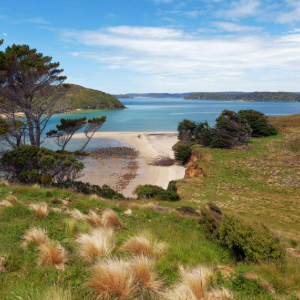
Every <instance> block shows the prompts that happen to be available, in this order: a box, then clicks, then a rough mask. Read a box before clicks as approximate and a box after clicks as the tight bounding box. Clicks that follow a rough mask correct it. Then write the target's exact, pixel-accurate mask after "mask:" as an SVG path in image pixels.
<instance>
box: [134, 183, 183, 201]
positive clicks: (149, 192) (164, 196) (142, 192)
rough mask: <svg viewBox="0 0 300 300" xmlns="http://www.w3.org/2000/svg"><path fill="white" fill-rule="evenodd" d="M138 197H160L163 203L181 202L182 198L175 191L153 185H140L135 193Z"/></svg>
mask: <svg viewBox="0 0 300 300" xmlns="http://www.w3.org/2000/svg"><path fill="white" fill-rule="evenodd" d="M133 193H134V194H136V195H137V196H138V197H140V198H141V197H146V198H155V197H156V196H158V197H159V198H160V199H161V200H162V201H179V200H180V197H179V195H178V194H177V193H176V191H174V190H164V189H163V188H162V187H160V186H157V185H151V184H144V185H142V184H140V185H138V186H137V187H136V188H135V190H134V191H133Z"/></svg>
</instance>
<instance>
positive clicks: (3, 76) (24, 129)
mask: <svg viewBox="0 0 300 300" xmlns="http://www.w3.org/2000/svg"><path fill="white" fill-rule="evenodd" d="M2 43H3V40H0V45H1V44H2ZM62 72H63V69H59V63H58V62H57V63H53V62H52V57H49V56H44V55H43V54H42V53H37V50H36V49H30V48H29V46H28V45H15V44H14V45H12V46H11V47H7V48H6V49H5V51H0V142H1V141H2V142H3V143H2V144H4V141H5V142H6V143H7V144H8V145H9V146H10V147H12V148H14V149H17V148H18V147H19V146H20V145H22V144H31V145H33V146H38V147H40V146H41V144H42V143H43V141H44V140H45V139H46V138H48V137H52V138H53V137H55V138H56V140H57V143H58V145H59V146H60V147H61V148H62V150H64V149H65V147H66V144H67V143H68V142H69V140H70V139H71V138H72V136H73V134H74V133H75V132H76V131H78V130H80V129H82V128H83V132H84V134H85V136H86V141H85V142H84V144H83V146H82V147H81V149H80V151H82V150H83V149H84V147H85V146H86V145H87V144H88V142H89V141H90V139H91V138H92V136H93V135H94V133H95V131H97V130H98V129H99V128H100V127H101V126H102V124H103V123H104V122H105V120H106V118H105V117H102V118H94V119H91V120H88V121H87V122H86V118H80V119H75V120H64V119H62V120H61V124H60V125H58V126H57V129H58V130H52V131H50V132H49V133H47V134H45V133H44V131H45V129H46V127H47V124H48V121H49V119H50V118H51V116H52V115H53V114H54V113H55V112H56V111H57V103H58V100H59V99H60V98H61V96H60V95H59V93H55V89H56V87H57V86H58V85H60V84H62V83H63V82H64V81H65V80H66V78H67V77H65V76H60V74H61V73H62ZM20 116H22V119H20Z"/></svg>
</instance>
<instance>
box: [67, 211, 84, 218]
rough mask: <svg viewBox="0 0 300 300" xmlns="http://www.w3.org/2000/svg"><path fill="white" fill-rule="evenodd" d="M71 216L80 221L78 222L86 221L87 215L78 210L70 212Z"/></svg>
mask: <svg viewBox="0 0 300 300" xmlns="http://www.w3.org/2000/svg"><path fill="white" fill-rule="evenodd" d="M69 214H70V216H71V217H72V218H75V219H78V220H85V215H84V214H83V213H82V212H81V211H79V210H78V209H76V208H74V209H73V210H71V211H69Z"/></svg>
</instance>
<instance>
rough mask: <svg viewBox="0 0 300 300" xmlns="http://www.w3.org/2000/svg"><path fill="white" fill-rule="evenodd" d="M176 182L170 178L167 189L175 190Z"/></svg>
mask: <svg viewBox="0 0 300 300" xmlns="http://www.w3.org/2000/svg"><path fill="white" fill-rule="evenodd" d="M176 184H177V182H176V181H175V180H171V181H170V182H169V184H168V187H167V191H170V192H177V187H176Z"/></svg>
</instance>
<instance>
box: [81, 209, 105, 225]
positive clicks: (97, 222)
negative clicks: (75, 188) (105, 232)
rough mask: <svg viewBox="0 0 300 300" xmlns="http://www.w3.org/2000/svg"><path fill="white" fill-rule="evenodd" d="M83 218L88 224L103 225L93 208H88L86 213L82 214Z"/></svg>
mask: <svg viewBox="0 0 300 300" xmlns="http://www.w3.org/2000/svg"><path fill="white" fill-rule="evenodd" d="M84 220H86V221H88V222H89V223H90V224H92V225H94V226H102V225H103V223H102V220H101V218H100V216H98V215H97V214H96V213H95V212H94V211H93V210H90V211H89V214H88V215H84Z"/></svg>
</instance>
